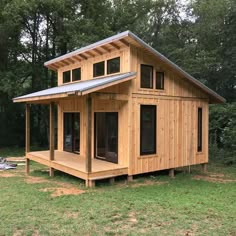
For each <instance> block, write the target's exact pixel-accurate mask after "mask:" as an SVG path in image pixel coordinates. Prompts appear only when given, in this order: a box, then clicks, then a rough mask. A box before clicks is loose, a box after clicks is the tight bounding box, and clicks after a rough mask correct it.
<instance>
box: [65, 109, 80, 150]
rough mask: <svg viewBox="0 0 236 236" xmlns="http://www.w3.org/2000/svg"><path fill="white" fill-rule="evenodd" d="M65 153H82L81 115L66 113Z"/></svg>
mask: <svg viewBox="0 0 236 236" xmlns="http://www.w3.org/2000/svg"><path fill="white" fill-rule="evenodd" d="M64 151H67V152H75V153H79V152H80V113H78V112H74V113H64Z"/></svg>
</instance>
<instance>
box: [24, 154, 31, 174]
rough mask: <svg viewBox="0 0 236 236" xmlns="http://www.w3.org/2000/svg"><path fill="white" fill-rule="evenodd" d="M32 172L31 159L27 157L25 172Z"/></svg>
mask: <svg viewBox="0 0 236 236" xmlns="http://www.w3.org/2000/svg"><path fill="white" fill-rule="evenodd" d="M29 172H30V160H29V159H28V158H26V159H25V173H26V174H27V175H28V174H29Z"/></svg>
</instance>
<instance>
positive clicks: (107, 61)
mask: <svg viewBox="0 0 236 236" xmlns="http://www.w3.org/2000/svg"><path fill="white" fill-rule="evenodd" d="M115 59H119V71H116V72H112V73H108V63H109V61H112V60H115ZM106 72H107V75H111V74H115V73H120V56H119V57H113V58H110V59H108V60H106Z"/></svg>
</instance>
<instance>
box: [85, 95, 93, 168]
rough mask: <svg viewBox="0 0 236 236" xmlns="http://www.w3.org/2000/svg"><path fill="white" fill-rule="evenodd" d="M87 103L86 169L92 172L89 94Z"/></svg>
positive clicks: (90, 103) (90, 101) (90, 105)
mask: <svg viewBox="0 0 236 236" xmlns="http://www.w3.org/2000/svg"><path fill="white" fill-rule="evenodd" d="M86 103H87V104H86V105H87V132H86V134H87V152H86V171H87V172H88V173H90V172H91V171H92V155H91V154H92V153H91V147H92V145H91V137H92V100H91V96H90V95H88V97H87V99H86Z"/></svg>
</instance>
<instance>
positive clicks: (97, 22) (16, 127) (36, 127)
mask: <svg viewBox="0 0 236 236" xmlns="http://www.w3.org/2000/svg"><path fill="white" fill-rule="evenodd" d="M124 30H131V31H133V32H134V33H136V34H137V35H138V36H140V37H141V38H142V39H143V40H144V41H146V42H148V43H149V44H150V45H151V46H153V47H154V48H156V49H157V50H159V51H160V52H162V53H163V54H164V55H166V56H167V57H169V58H170V59H171V60H173V61H174V62H176V63H177V64H178V65H180V66H181V67H182V68H183V69H185V70H186V71H188V72H190V74H192V75H193V76H194V77H196V78H197V79H199V80H200V81H201V82H203V83H204V84H206V85H207V86H209V87H210V88H212V89H213V90H215V91H216V92H218V93H219V94H221V95H223V96H224V97H225V98H226V99H227V101H228V102H231V103H233V102H235V101H236V91H235V88H236V2H235V1H234V0H227V1H222V0H195V1H189V2H188V3H187V4H185V5H183V4H182V1H179V0H178V1H174V0H159V1H157V0H122V1H120V0H111V1H110V0H105V1H104V0H91V1H87V0H68V1H64V0H25V1H22V0H2V1H0V61H1V63H0V130H1V133H0V136H1V137H4V138H0V146H1V145H10V144H11V145H23V144H24V135H23V134H24V132H23V130H24V107H23V105H18V104H14V105H13V104H12V98H13V97H15V96H18V95H22V94H26V93H30V92H33V91H37V90H41V89H45V88H48V87H53V86H55V85H56V75H55V73H54V72H51V71H48V70H47V69H46V68H45V67H44V66H43V63H44V62H45V61H47V60H49V59H51V58H55V57H56V56H59V55H61V54H65V53H67V52H69V51H72V50H74V49H76V48H79V47H82V46H85V45H88V44H90V43H93V42H96V41H98V40H100V39H103V38H105V37H107V36H110V35H113V34H115V33H118V32H121V31H124ZM232 106H233V107H234V105H232ZM233 111H234V109H233V108H232V107H231V105H226V106H222V107H221V106H213V107H212V109H211V119H210V127H211V128H210V138H211V143H213V144H214V145H215V147H216V148H217V150H220V152H222V153H224V155H219V156H227V158H228V157H230V156H232V157H233V158H234V157H235V151H234V148H235V138H234V137H235V135H234V131H233V130H234V129H235V128H234V124H235V116H233V115H232V112H233ZM32 112H33V113H32V117H34V118H33V119H32V120H31V132H32V135H31V136H32V137H33V140H31V141H32V143H33V144H37V145H44V146H45V145H47V142H48V119H47V116H48V109H47V108H46V107H44V106H32ZM212 140H215V141H214V142H213V141H212ZM224 150H227V151H225V152H224ZM222 159H225V158H222Z"/></svg>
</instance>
